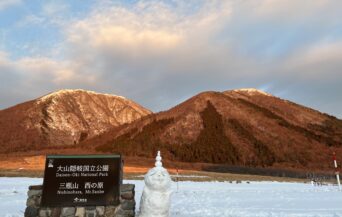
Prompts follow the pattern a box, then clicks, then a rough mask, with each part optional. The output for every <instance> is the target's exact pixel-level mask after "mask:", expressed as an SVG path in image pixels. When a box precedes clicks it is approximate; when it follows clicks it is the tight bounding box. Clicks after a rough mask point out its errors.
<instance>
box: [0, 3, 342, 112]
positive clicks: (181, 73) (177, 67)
mask: <svg viewBox="0 0 342 217" xmlns="http://www.w3.org/2000/svg"><path fill="white" fill-rule="evenodd" d="M341 8H342V1H340V0H301V1H297V0H258V1H255V0H227V1H224V0H217V1H215V0H212V1H210V0H208V1H201V0H187V1H185V0H184V1H180V0H170V1H158V0H151V1H137V0H126V1H109V0H102V1H98V0H96V1H95V0H72V1H70V0H58V1H57V0H44V1H43V0H0V109H4V108H7V107H10V106H13V105H15V104H18V103H21V102H24V101H27V100H31V99H35V98H37V97H40V96H43V95H45V94H47V93H50V92H53V91H56V90H59V89H86V90H93V91H97V92H101V93H110V94H115V95H121V96H125V97H127V98H129V99H132V100H134V101H136V102H137V103H139V104H141V105H143V106H145V107H147V108H149V109H151V110H152V111H155V112H157V111H161V110H166V109H169V108H171V107H173V106H175V105H177V104H178V103H181V102H182V101H184V100H186V99H187V98H189V97H191V96H193V95H196V94H198V93H200V92H203V91H208V90H213V91H225V90H230V89H238V88H257V89H260V90H263V91H266V92H268V93H270V94H273V95H275V96H278V97H281V98H284V99H288V100H291V101H294V102H296V103H299V104H302V105H305V106H309V107H312V108H314V109H317V110H319V111H321V112H325V113H329V114H331V115H334V116H336V117H339V118H342V13H341Z"/></svg>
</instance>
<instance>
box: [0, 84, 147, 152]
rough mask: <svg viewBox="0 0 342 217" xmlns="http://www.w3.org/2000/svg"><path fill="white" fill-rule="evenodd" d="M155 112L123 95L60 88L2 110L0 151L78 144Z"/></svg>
mask: <svg viewBox="0 0 342 217" xmlns="http://www.w3.org/2000/svg"><path fill="white" fill-rule="evenodd" d="M148 114H151V112H150V111H149V110H147V109H145V108H143V107H142V106H140V105H138V104H137V103H135V102H133V101H131V100H128V99H126V98H124V97H121V96H115V95H109V94H100V93H95V92H92V91H85V90H60V91H57V92H53V93H50V94H48V95H46V96H43V97H40V98H38V99H35V100H32V101H29V102H25V103H22V104H19V105H16V106H14V107H11V108H8V109H4V110H0V151H1V152H7V153H10V152H13V151H17V150H20V151H23V150H31V149H32V150H37V149H38V150H39V149H42V148H46V147H54V146H56V147H62V146H70V145H74V144H78V143H79V142H81V141H83V140H87V139H89V138H92V137H94V136H96V135H99V134H101V133H103V132H105V131H107V130H109V129H111V128H113V127H116V126H119V125H122V124H127V123H130V122H132V121H135V120H137V119H139V118H141V117H143V116H146V115H148Z"/></svg>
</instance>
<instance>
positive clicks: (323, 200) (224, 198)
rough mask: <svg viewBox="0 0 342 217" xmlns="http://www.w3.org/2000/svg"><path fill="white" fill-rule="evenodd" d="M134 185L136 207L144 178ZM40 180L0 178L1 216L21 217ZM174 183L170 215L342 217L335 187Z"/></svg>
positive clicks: (341, 199) (339, 195)
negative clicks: (29, 192) (32, 187)
mask: <svg viewBox="0 0 342 217" xmlns="http://www.w3.org/2000/svg"><path fill="white" fill-rule="evenodd" d="M125 182H126V183H133V184H135V185H136V201H137V208H138V207H139V201H140V196H141V192H142V188H143V181H137V180H126V181H125ZM41 183H42V179H35V178H0V212H1V213H0V217H17V216H23V215H24V214H23V213H24V209H25V202H26V192H27V188H28V186H29V185H35V184H41ZM178 186H179V189H178V191H177V185H176V183H174V184H173V190H174V194H173V196H172V207H171V217H206V216H208V217H212V216H216V217H251V216H253V217H342V192H340V191H338V189H337V187H336V186H322V187H314V186H311V185H310V184H299V183H278V182H251V183H250V184H247V183H246V182H243V183H242V184H234V183H233V184H232V183H229V182H179V183H178Z"/></svg>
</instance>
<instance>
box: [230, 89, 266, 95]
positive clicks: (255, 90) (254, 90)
mask: <svg viewBox="0 0 342 217" xmlns="http://www.w3.org/2000/svg"><path fill="white" fill-rule="evenodd" d="M234 91H235V92H245V93H247V94H255V93H259V94H262V95H266V96H272V95H271V94H269V93H266V92H264V91H262V90H258V89H255V88H241V89H236V90H234Z"/></svg>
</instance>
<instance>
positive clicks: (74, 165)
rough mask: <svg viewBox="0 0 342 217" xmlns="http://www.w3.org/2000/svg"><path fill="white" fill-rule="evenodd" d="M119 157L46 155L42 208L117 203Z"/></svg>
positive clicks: (119, 182) (119, 180) (120, 166)
mask: <svg viewBox="0 0 342 217" xmlns="http://www.w3.org/2000/svg"><path fill="white" fill-rule="evenodd" d="M121 184H122V161H121V155H48V156H47V158H46V163H45V174H44V183H43V195H42V206H43V207H68V206H106V205H118V204H119V203H120V185H121Z"/></svg>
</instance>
